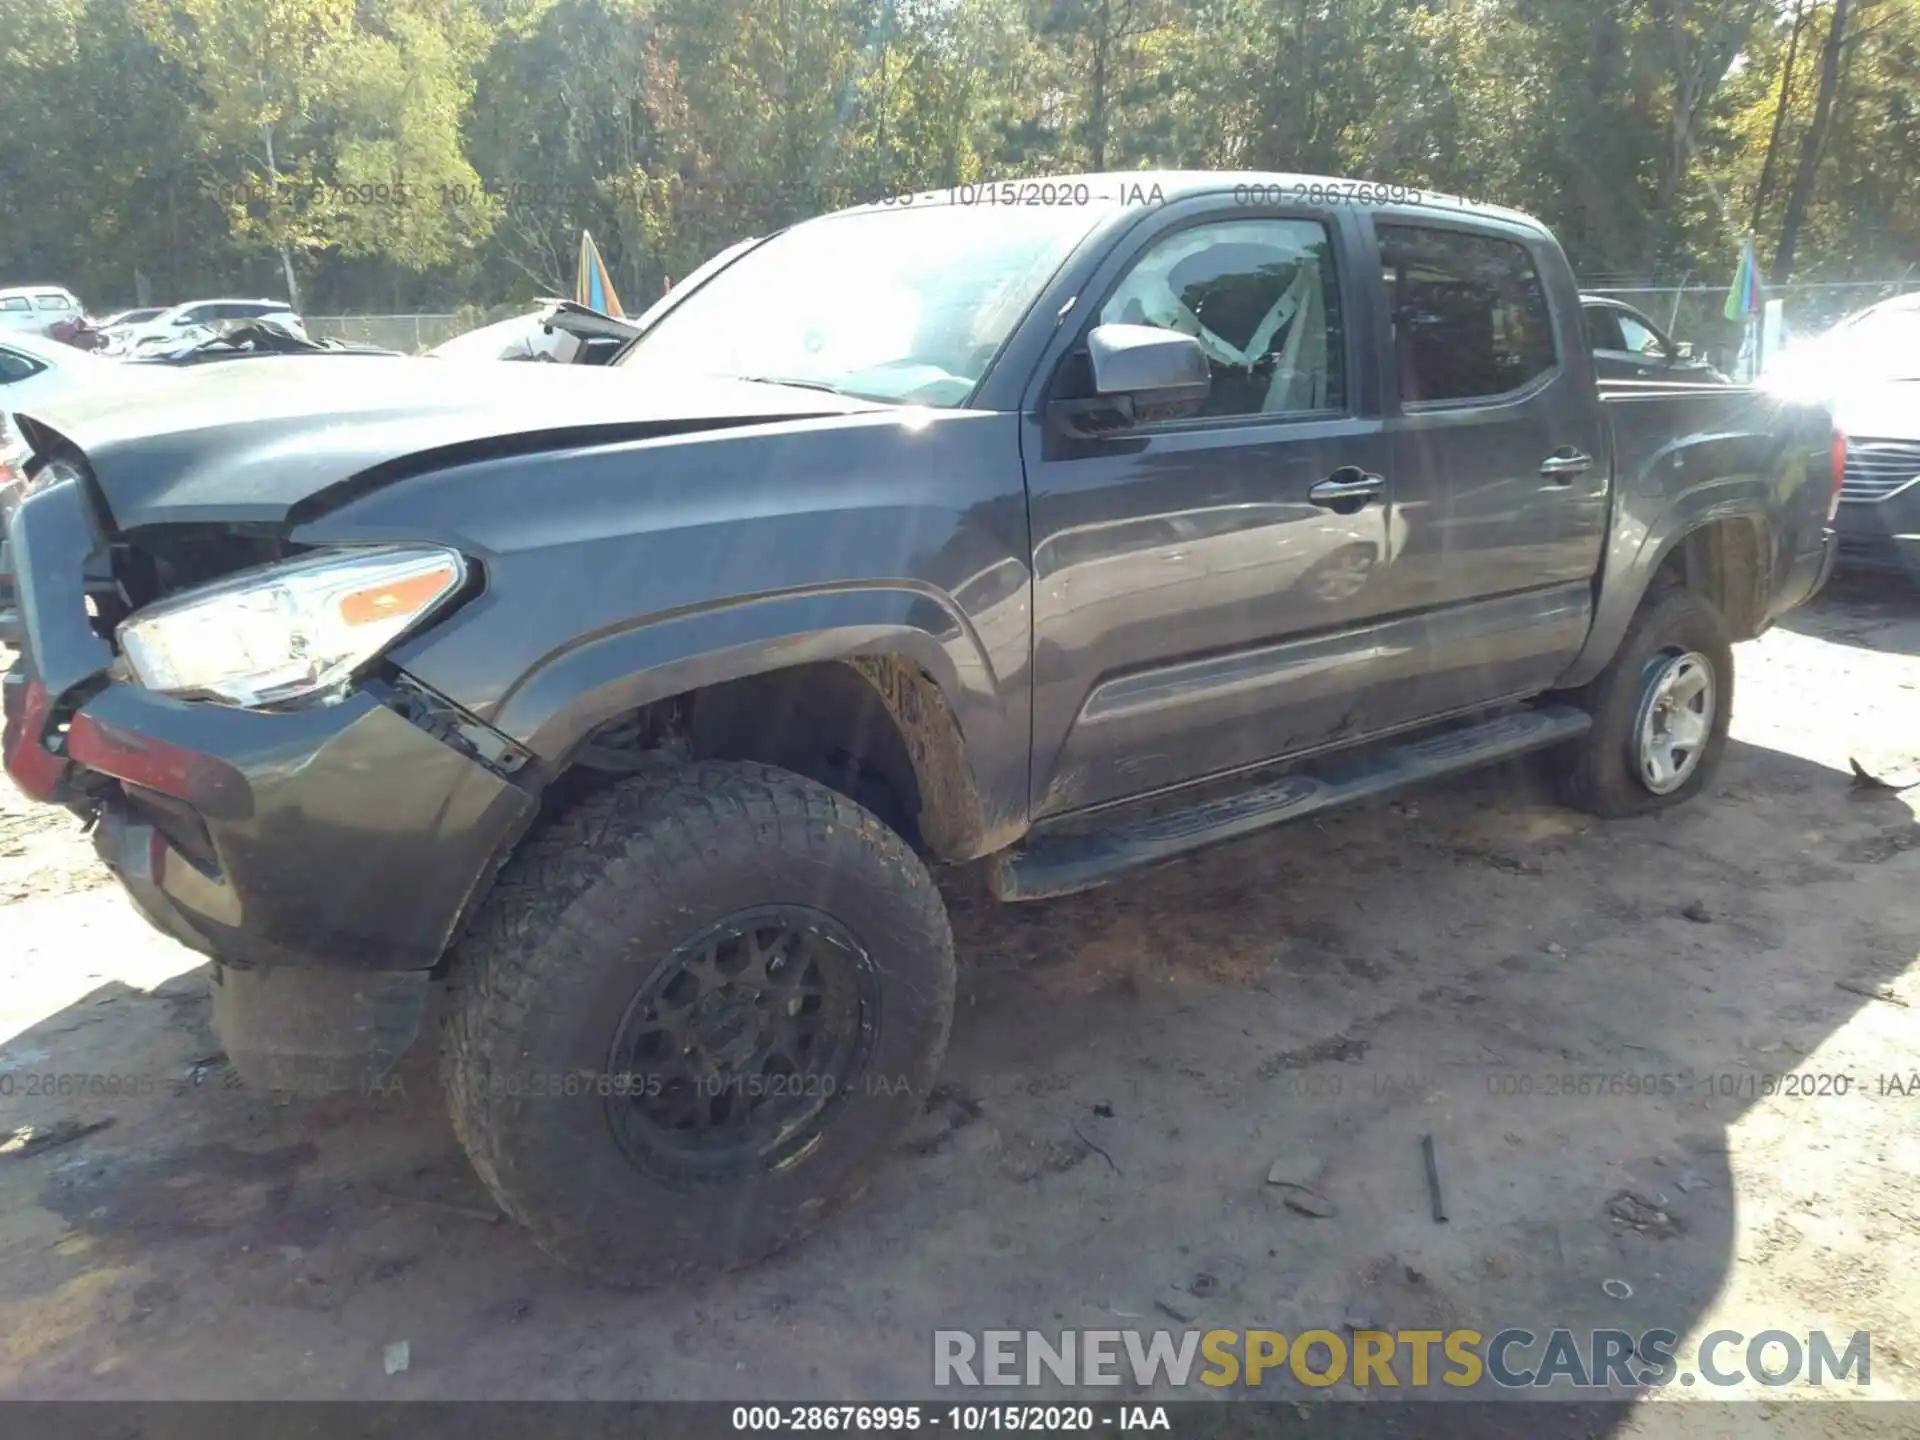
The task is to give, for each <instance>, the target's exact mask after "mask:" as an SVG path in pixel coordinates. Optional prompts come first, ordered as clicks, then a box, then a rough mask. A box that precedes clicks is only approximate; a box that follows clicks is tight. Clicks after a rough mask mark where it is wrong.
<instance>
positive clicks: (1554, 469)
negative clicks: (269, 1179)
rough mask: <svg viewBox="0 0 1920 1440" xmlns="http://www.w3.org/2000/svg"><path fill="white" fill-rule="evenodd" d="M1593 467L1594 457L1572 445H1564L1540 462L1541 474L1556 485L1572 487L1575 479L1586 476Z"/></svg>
mask: <svg viewBox="0 0 1920 1440" xmlns="http://www.w3.org/2000/svg"><path fill="white" fill-rule="evenodd" d="M1592 465H1593V457H1592V456H1591V455H1588V454H1586V453H1585V452H1583V451H1580V450H1576V449H1574V448H1573V446H1571V445H1562V446H1561V447H1560V448H1559V449H1558V450H1556V451H1554V452H1553V454H1551V455H1549V456H1548V457H1547V458H1546V459H1544V460H1542V461H1541V462H1540V473H1541V474H1542V475H1544V476H1546V477H1547V478H1548V479H1549V480H1551V481H1553V482H1554V483H1555V484H1556V485H1571V484H1572V483H1573V477H1574V476H1576V475H1584V474H1586V473H1587V471H1588V469H1590V468H1591V467H1592Z"/></svg>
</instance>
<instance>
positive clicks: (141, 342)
mask: <svg viewBox="0 0 1920 1440" xmlns="http://www.w3.org/2000/svg"><path fill="white" fill-rule="evenodd" d="M262 316H268V317H271V318H272V319H274V320H277V321H278V322H279V323H280V324H282V325H285V326H287V327H288V328H290V329H292V330H293V331H294V332H295V333H297V334H299V335H301V336H303V337H304V336H305V335H306V333H307V332H306V328H305V327H304V326H303V325H301V323H300V317H299V316H298V315H296V314H294V313H293V307H292V306H291V305H289V304H287V302H286V301H284V300H189V301H187V302H186V303H185V304H184V305H175V306H172V307H171V308H169V309H166V310H162V311H161V312H160V313H159V314H158V315H156V316H154V317H153V319H151V320H149V321H147V322H146V323H145V324H143V325H136V326H134V327H133V328H132V329H131V330H127V331H124V332H123V333H122V334H121V335H120V336H119V337H118V339H119V344H118V345H116V346H115V347H114V349H115V352H116V353H119V354H126V355H141V354H149V353H152V352H154V351H157V350H169V349H172V348H173V346H175V345H176V344H178V343H179V341H180V340H181V339H183V338H184V337H186V336H187V335H188V334H189V333H191V332H192V331H195V330H206V331H208V332H209V333H211V332H212V331H213V330H214V329H215V328H217V327H218V326H219V324H220V322H221V321H232V320H258V319H260V318H261V317H262Z"/></svg>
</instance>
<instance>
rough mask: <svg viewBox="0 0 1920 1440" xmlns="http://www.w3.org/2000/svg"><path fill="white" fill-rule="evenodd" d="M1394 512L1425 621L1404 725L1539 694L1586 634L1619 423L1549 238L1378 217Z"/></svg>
mask: <svg viewBox="0 0 1920 1440" xmlns="http://www.w3.org/2000/svg"><path fill="white" fill-rule="evenodd" d="M1369 224H1370V228H1371V229H1372V231H1373V233H1374V237H1375V242H1376V245H1377V250H1376V252H1375V253H1376V254H1377V255H1378V257H1379V264H1380V276H1381V283H1382V286H1383V289H1384V291H1385V299H1386V303H1385V306H1384V311H1385V313H1384V316H1383V324H1384V326H1385V331H1384V334H1383V335H1382V337H1381V339H1382V344H1383V348H1384V351H1385V353H1386V354H1388V355H1389V356H1391V357H1392V364H1391V365H1390V366H1389V370H1390V374H1389V375H1388V377H1387V380H1388V389H1389V394H1390V397H1391V398H1390V402H1389V403H1390V415H1389V419H1388V430H1389V432H1390V434H1391V437H1392V438H1391V457H1390V463H1391V466H1392V472H1391V473H1392V475H1393V487H1394V497H1395V514H1396V519H1397V521H1398V522H1399V523H1400V524H1401V525H1403V526H1404V534H1403V538H1402V540H1401V544H1400V547H1399V551H1398V554H1397V555H1396V557H1395V561H1394V564H1393V567H1392V570H1391V571H1390V573H1389V575H1388V576H1387V579H1386V589H1387V594H1386V595H1385V596H1384V597H1383V602H1384V603H1385V604H1387V605H1389V606H1390V607H1391V608H1392V609H1394V610H1396V611H1407V612H1417V613H1419V614H1421V615H1423V616H1424V617H1425V620H1426V624H1425V626H1424V629H1423V640H1422V644H1423V648H1424V654H1425V664H1424V666H1423V667H1422V671H1421V674H1420V675H1419V677H1418V679H1417V680H1415V681H1414V682H1411V683H1410V684H1409V685H1408V686H1407V687H1406V688H1405V689H1404V690H1403V691H1402V692H1401V693H1400V694H1398V695H1397V696H1396V697H1395V698H1394V703H1393V706H1392V711H1393V718H1395V719H1396V720H1399V721H1405V720H1410V719H1417V718H1423V717H1426V718H1431V717H1435V716H1439V715H1442V714H1447V713H1452V712H1456V711H1461V710H1466V709H1472V708H1475V707H1477V706H1480V705H1484V704H1487V703H1490V702H1493V701H1497V700H1503V699H1508V698H1514V697H1519V696H1525V695H1531V694H1534V693H1537V692H1538V691H1540V690H1542V689H1544V688H1546V687H1547V686H1548V685H1550V684H1551V683H1552V682H1553V681H1554V679H1555V678H1556V677H1557V676H1558V675H1559V674H1560V673H1561V671H1562V670H1563V669H1564V668H1565V666H1566V665H1567V663H1568V662H1569V661H1570V660H1571V659H1572V658H1573V656H1574V655H1575V654H1576V653H1577V652H1578V650H1579V648H1580V646H1581V644H1582V643H1583V641H1584V640H1585V637H1586V632H1587V626H1588V622H1589V618H1590V612H1591V607H1592V592H1593V579H1594V576H1595V575H1596V574H1597V573H1598V571H1599V568H1600V556H1601V547H1602V544H1603V542H1604V539H1605V532H1606V521H1607V502H1608V488H1609V476H1608V465H1607V451H1606V436H1605V431H1604V428H1603V423H1604V422H1603V421H1602V419H1601V416H1600V407H1599V404H1598V401H1597V397H1596V395H1595V393H1594V379H1593V373H1592V368H1591V365H1590V362H1589V359H1588V353H1587V349H1586V344H1585V336H1584V334H1583V333H1582V331H1581V329H1580V320H1579V317H1580V313H1581V307H1580V303H1579V297H1578V294H1577V292H1576V291H1575V290H1574V287H1573V279H1572V276H1571V274H1570V273H1569V272H1568V271H1567V268H1566V264H1565V261H1564V260H1562V259H1561V257H1560V255H1559V252H1558V250H1557V249H1556V248H1555V247H1554V246H1553V244H1552V241H1551V240H1550V239H1548V238H1547V237H1545V236H1544V235H1541V234H1539V233H1538V232H1535V231H1532V230H1530V229H1523V228H1521V227H1519V226H1514V227H1505V226H1503V225H1500V224H1498V223H1497V222H1488V223H1486V224H1484V225H1483V224H1481V223H1479V222H1478V220H1477V217H1476V218H1475V219H1468V218H1467V217H1464V216H1463V217H1458V218H1441V217H1432V218H1429V217H1426V216H1419V217H1416V218H1409V219H1407V220H1401V219H1399V218H1394V219H1391V220H1390V219H1388V218H1386V217H1378V218H1375V219H1372V220H1370V222H1369Z"/></svg>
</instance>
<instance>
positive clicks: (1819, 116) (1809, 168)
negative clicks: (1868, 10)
mask: <svg viewBox="0 0 1920 1440" xmlns="http://www.w3.org/2000/svg"><path fill="white" fill-rule="evenodd" d="M1850 4H1851V0H1833V19H1832V21H1831V22H1830V23H1829V24H1828V27H1827V45H1826V49H1825V51H1824V52H1823V53H1822V55H1821V59H1820V90H1819V94H1818V95H1817V97H1816V98H1815V100H1814V102H1813V123H1812V124H1811V125H1809V126H1808V127H1807V133H1806V134H1805V135H1804V136H1802V137H1801V140H1800V160H1799V163H1798V165H1796V166H1795V167H1794V172H1793V189H1792V190H1791V191H1789V192H1788V195H1787V213H1786V216H1785V218H1783V219H1782V220H1781V222H1780V244H1779V245H1778V246H1777V247H1776V248H1775V249H1774V252H1773V269H1772V271H1771V272H1770V273H1769V275H1768V277H1767V278H1768V279H1769V280H1770V281H1771V282H1772V283H1773V284H1775V285H1784V284H1785V283H1786V281H1787V277H1788V276H1789V275H1791V274H1793V261H1794V251H1795V249H1796V248H1797V247H1798V245H1799V242H1800V226H1801V224H1802V223H1803V222H1804V221H1805V220H1806V215H1807V206H1808V204H1809V203H1810V202H1811V201H1812V199H1813V185H1814V180H1815V178H1816V175H1817V171H1818V167H1819V163H1820V147H1821V146H1822V145H1823V144H1824V143H1825V142H1826V138H1827V125H1828V122H1829V121H1830V120H1831V119H1832V116H1833V96H1834V91H1835V90H1837V89H1838V88H1839V85H1840V51H1841V47H1842V46H1843V45H1844V44H1845V43H1846V39H1847V13H1848V10H1849V7H1850Z"/></svg>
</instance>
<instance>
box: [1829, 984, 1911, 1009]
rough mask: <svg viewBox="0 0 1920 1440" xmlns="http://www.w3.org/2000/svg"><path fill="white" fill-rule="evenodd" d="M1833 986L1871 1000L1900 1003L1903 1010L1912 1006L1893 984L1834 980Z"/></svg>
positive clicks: (1890, 1003)
mask: <svg viewBox="0 0 1920 1440" xmlns="http://www.w3.org/2000/svg"><path fill="white" fill-rule="evenodd" d="M1833 988H1834V989H1836V990H1844V991H1846V992H1847V993H1848V994H1849V995H1862V996H1865V997H1866V998H1867V999H1869V1000H1884V1001H1886V1002H1887V1004H1889V1005H1898V1006H1899V1007H1900V1008H1901V1009H1902V1010H1908V1009H1911V1008H1912V1007H1911V1006H1909V1005H1908V1004H1907V1002H1906V1001H1904V1000H1902V999H1901V998H1900V997H1899V996H1898V995H1896V994H1894V993H1893V987H1892V986H1891V985H1868V984H1864V983H1862V982H1861V981H1858V980H1836V981H1834V982H1833Z"/></svg>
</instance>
